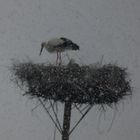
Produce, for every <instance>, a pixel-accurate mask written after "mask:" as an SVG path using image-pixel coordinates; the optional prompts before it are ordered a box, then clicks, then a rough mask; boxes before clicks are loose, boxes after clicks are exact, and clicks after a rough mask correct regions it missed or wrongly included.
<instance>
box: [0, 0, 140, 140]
mask: <svg viewBox="0 0 140 140" xmlns="http://www.w3.org/2000/svg"><path fill="white" fill-rule="evenodd" d="M139 13H140V1H139V0H133V1H132V0H117V1H115V0H114V1H113V0H34V1H33V0H24V1H23V0H1V1H0V139H1V140H19V139H20V140H28V139H30V140H38V139H39V140H52V139H53V131H54V126H53V124H52V123H51V121H50V118H49V117H48V116H47V114H45V112H44V111H43V109H42V108H41V107H38V108H37V109H35V110H34V111H32V109H33V108H34V107H35V106H36V102H35V101H33V100H30V99H28V98H27V97H23V96H22V94H23V91H21V90H19V89H18V88H17V87H16V86H15V85H14V84H13V83H12V82H11V81H10V78H11V73H10V71H9V66H10V65H11V63H12V60H13V59H15V60H20V61H23V60H24V61H28V60H30V59H31V60H33V61H34V62H35V63H40V62H51V63H55V59H56V55H55V54H49V53H48V52H46V51H44V52H43V53H42V55H41V56H39V51H40V44H41V42H42V41H47V40H49V39H50V38H52V37H61V36H64V37H66V38H69V39H71V40H72V41H73V42H75V43H77V44H78V45H79V46H80V51H77V52H68V54H69V56H70V57H71V58H74V59H76V61H77V62H78V63H80V64H92V63H96V62H98V61H100V60H101V57H102V56H103V64H107V63H117V64H118V65H119V66H123V67H128V72H129V75H130V78H131V79H132V86H133V96H132V99H131V98H126V100H124V102H120V104H119V105H118V110H112V109H108V111H106V112H105V114H104V113H103V112H100V111H99V110H98V107H96V106H95V107H94V108H93V109H92V111H90V113H89V114H88V115H87V116H86V118H85V119H84V120H83V121H82V122H81V124H80V125H79V127H78V128H77V129H76V130H75V132H74V133H73V134H72V135H71V137H70V139H76V140H78V139H79V140H85V139H88V140H94V139H95V140H118V139H120V140H132V139H133V140H139V138H140V119H139V118H140V94H139V92H140V74H139V72H140V55H139V54H140V14H139ZM65 55H66V53H64V54H63V61H65V60H66V59H67V58H66V56H65ZM114 114H115V115H114ZM113 116H115V119H114V117H113ZM78 117H79V115H78V114H73V116H72V119H73V120H76V119H77V118H78ZM112 120H114V121H113V125H112V127H111V129H110V131H108V130H109V128H110V126H111V122H112ZM59 139H61V136H60V135H59V134H57V140H59Z"/></svg>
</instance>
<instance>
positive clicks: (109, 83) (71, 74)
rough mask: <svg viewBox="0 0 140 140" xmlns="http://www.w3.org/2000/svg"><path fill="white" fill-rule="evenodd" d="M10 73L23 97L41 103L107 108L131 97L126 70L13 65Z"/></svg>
mask: <svg viewBox="0 0 140 140" xmlns="http://www.w3.org/2000/svg"><path fill="white" fill-rule="evenodd" d="M11 72H12V74H13V80H14V81H15V82H16V83H17V84H18V85H20V87H22V88H23V89H26V91H25V95H29V96H30V97H32V98H40V97H41V98H43V99H44V100H45V101H46V100H49V99H51V100H54V101H59V102H65V101H70V102H72V103H78V104H89V105H94V104H102V105H109V106H110V105H111V104H116V103H118V102H119V101H120V100H122V99H123V98H124V97H126V96H128V95H131V86H130V80H129V79H128V74H127V72H126V69H125V68H122V67H119V66H117V65H114V64H107V65H103V66H101V67H94V66H91V65H83V66H80V65H78V64H76V63H73V64H70V63H69V64H68V65H62V66H55V65H45V64H35V63H33V62H23V63H22V62H17V63H13V65H12V67H11Z"/></svg>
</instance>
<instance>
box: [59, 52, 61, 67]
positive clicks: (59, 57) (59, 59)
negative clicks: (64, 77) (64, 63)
mask: <svg viewBox="0 0 140 140" xmlns="http://www.w3.org/2000/svg"><path fill="white" fill-rule="evenodd" d="M58 54H59V57H58V58H59V65H61V52H59V53H58Z"/></svg>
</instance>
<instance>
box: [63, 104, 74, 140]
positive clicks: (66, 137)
mask: <svg viewBox="0 0 140 140" xmlns="http://www.w3.org/2000/svg"><path fill="white" fill-rule="evenodd" d="M71 105H72V104H71V102H69V101H66V102H65V107H64V118H63V131H62V140H69V131H70V120H71Z"/></svg>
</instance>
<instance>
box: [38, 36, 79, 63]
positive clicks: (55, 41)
mask: <svg viewBox="0 0 140 140" xmlns="http://www.w3.org/2000/svg"><path fill="white" fill-rule="evenodd" d="M43 48H45V49H46V50H47V51H48V52H49V53H57V59H56V64H59V65H60V64H61V62H62V60H61V52H64V51H66V50H79V46H78V45H77V44H75V43H73V42H72V41H71V40H69V39H67V38H64V37H60V38H52V39H50V40H49V41H48V42H42V43H41V50H40V54H39V55H41V53H42V50H43Z"/></svg>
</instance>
